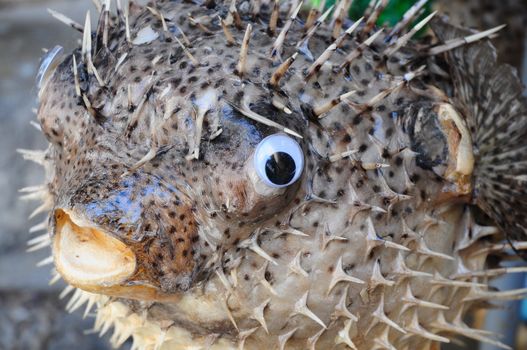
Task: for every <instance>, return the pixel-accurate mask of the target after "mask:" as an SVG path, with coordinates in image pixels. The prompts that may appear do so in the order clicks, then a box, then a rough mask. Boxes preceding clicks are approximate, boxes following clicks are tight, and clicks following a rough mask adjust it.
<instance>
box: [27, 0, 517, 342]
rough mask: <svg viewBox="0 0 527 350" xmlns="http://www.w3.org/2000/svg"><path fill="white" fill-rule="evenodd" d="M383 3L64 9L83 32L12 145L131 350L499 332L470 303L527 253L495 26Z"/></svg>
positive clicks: (56, 55)
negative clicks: (19, 149)
mask: <svg viewBox="0 0 527 350" xmlns="http://www.w3.org/2000/svg"><path fill="white" fill-rule="evenodd" d="M386 3H387V1H378V2H377V3H376V5H375V6H372V7H370V8H369V9H368V10H367V11H366V13H365V14H364V17H363V18H362V19H360V20H358V21H355V22H353V21H351V20H349V19H347V18H346V17H345V13H347V12H348V8H349V6H350V4H351V1H342V2H340V3H338V4H337V5H336V7H335V8H332V9H329V10H328V11H327V12H322V11H320V10H317V9H310V10H309V9H307V10H305V11H304V10H302V7H301V6H302V5H301V4H299V3H296V2H286V3H282V4H281V3H279V2H278V1H277V2H274V3H269V2H266V1H251V2H247V1H244V2H241V3H238V4H236V2H235V1H233V2H232V3H231V2H229V3H227V4H223V3H219V2H214V1H206V2H199V1H196V2H189V1H157V2H154V3H151V4H149V5H147V6H144V7H143V6H139V5H136V4H133V3H131V4H130V5H129V6H128V7H127V8H126V9H124V11H123V9H122V8H121V6H120V2H119V1H118V2H117V5H118V6H117V11H116V14H115V15H114V14H112V13H111V12H110V11H109V8H110V5H109V2H105V4H104V5H103V6H102V9H101V11H100V18H99V21H98V24H97V26H96V27H95V28H93V30H92V28H91V23H90V17H89V15H88V16H87V19H86V25H85V26H84V27H82V26H80V25H78V24H77V23H76V22H74V21H72V20H69V19H67V18H65V17H64V16H62V15H58V14H55V15H56V16H57V17H59V18H60V19H61V20H63V21H65V22H67V23H68V24H69V25H70V26H72V27H73V28H76V29H78V30H79V31H82V32H83V39H82V47H81V48H79V49H77V50H75V51H73V52H72V53H70V54H65V53H63V52H62V51H61V50H60V48H56V49H54V50H51V51H50V52H49V54H48V55H47V56H46V58H45V59H44V64H43V67H42V68H41V74H40V76H39V108H38V120H39V123H40V127H41V129H42V132H43V133H44V134H45V136H46V137H47V139H48V140H49V142H50V145H49V148H48V149H47V150H46V151H45V152H44V153H42V154H37V153H31V152H26V153H25V155H26V157H28V158H31V159H33V160H37V161H39V162H40V163H42V164H43V165H44V166H45V168H46V170H47V179H46V184H45V186H43V187H39V188H38V190H39V191H40V192H39V193H40V194H42V197H43V198H44V204H43V205H42V206H41V207H40V209H39V210H49V220H48V224H47V226H48V228H49V232H50V235H49V236H48V235H45V236H42V237H39V238H37V239H36V240H34V243H36V245H38V246H39V247H40V246H45V245H47V244H48V243H49V245H50V246H51V248H52V252H53V262H54V265H55V268H56V272H57V278H58V276H61V277H62V278H63V279H64V280H65V281H66V282H67V283H69V284H70V285H71V287H70V289H73V288H72V287H74V288H76V291H75V293H74V297H73V299H72V301H71V302H70V304H69V309H76V308H78V307H80V306H82V305H83V304H84V303H85V302H87V303H88V309H91V308H92V307H93V306H95V307H96V309H97V310H96V311H97V316H96V325H95V328H96V330H98V331H102V332H103V333H104V332H106V331H107V330H108V329H109V328H110V327H114V328H115V333H114V336H113V337H112V342H113V344H114V345H115V346H118V345H121V344H122V343H123V342H124V341H126V339H128V338H129V337H131V338H132V339H133V344H134V347H135V348H139V349H154V348H155V349H262V348H270V349H271V348H272V349H348V348H349V349H437V348H438V347H437V346H438V344H440V343H448V342H449V341H450V339H452V338H455V337H458V336H466V337H469V338H473V339H476V340H479V341H485V342H489V343H492V344H496V345H498V346H501V347H503V348H508V346H507V345H505V344H502V343H500V342H499V341H497V340H495V339H494V338H493V337H492V336H491V335H489V333H488V332H485V331H481V330H478V329H472V328H470V327H469V326H468V325H467V324H465V323H464V322H463V317H464V315H466V314H467V313H468V312H470V311H471V310H473V309H475V308H479V307H485V306H489V305H491V304H492V303H493V302H494V301H496V300H501V299H510V298H518V297H521V296H522V295H523V293H525V291H524V290H517V291H497V290H495V289H494V288H493V287H491V286H489V285H488V282H489V278H490V277H493V276H498V275H501V274H504V273H507V272H514V271H517V270H514V271H513V270H510V269H507V268H502V267H500V266H499V264H500V261H502V260H504V259H509V258H514V257H516V254H515V253H514V252H512V249H511V246H512V247H513V248H514V250H516V251H518V252H519V254H521V250H522V249H525V244H524V243H523V242H522V241H525V239H526V231H525V230H526V229H525V228H526V227H527V221H526V218H525V214H524V212H525V204H526V198H527V196H526V190H525V181H527V166H526V164H527V163H526V160H525V148H526V147H527V143H526V142H527V137H526V136H527V128H526V125H527V113H526V104H525V101H524V100H523V98H522V97H521V85H520V83H519V81H518V79H517V77H516V75H515V73H514V72H513V70H512V69H511V68H510V67H507V66H498V65H497V63H496V57H495V51H494V49H493V47H492V46H491V44H490V43H489V42H488V41H487V40H485V37H487V36H489V35H492V34H494V33H495V30H491V31H487V32H483V33H475V32H468V31H466V30H463V29H459V28H455V27H452V26H450V25H448V24H447V23H446V22H444V21H443V20H442V19H432V17H434V15H435V14H432V15H430V16H429V17H427V18H426V19H424V20H423V21H421V22H419V23H418V24H417V25H416V26H415V27H411V25H410V23H411V22H412V20H413V17H414V16H415V15H416V14H417V13H418V12H419V10H420V7H422V6H423V5H424V3H426V1H419V2H418V3H417V4H416V5H415V6H414V7H412V8H411V9H410V10H409V12H408V13H407V15H406V16H405V17H404V19H403V20H402V21H401V23H399V24H398V25H397V26H395V27H394V28H378V27H376V26H375V22H376V21H377V19H378V17H379V15H380V13H381V12H382V10H383V8H384V7H385V5H386ZM430 20H431V22H429V21H430ZM428 23H431V26H432V29H433V32H434V35H433V36H431V37H425V38H421V39H414V38H413V36H414V34H415V33H416V32H417V31H418V30H420V29H421V28H422V27H423V26H424V25H426V24H428ZM507 240H509V241H510V243H511V245H509V243H507ZM42 242H45V243H42Z"/></svg>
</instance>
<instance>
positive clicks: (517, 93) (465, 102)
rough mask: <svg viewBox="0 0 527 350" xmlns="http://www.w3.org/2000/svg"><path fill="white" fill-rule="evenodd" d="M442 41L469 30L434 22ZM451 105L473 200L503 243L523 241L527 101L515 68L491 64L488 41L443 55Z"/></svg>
mask: <svg viewBox="0 0 527 350" xmlns="http://www.w3.org/2000/svg"><path fill="white" fill-rule="evenodd" d="M431 27H432V30H433V31H434V33H435V35H436V36H437V37H438V39H439V40H440V41H442V42H447V41H449V40H452V39H455V38H459V37H465V36H467V35H470V34H474V32H472V31H469V30H467V29H462V28H458V27H455V26H452V25H450V24H448V23H446V22H445V21H444V20H443V19H439V18H438V19H436V20H434V21H433V22H432V23H431ZM445 59H446V60H447V63H448V66H449V67H450V68H449V69H450V75H451V79H452V81H453V86H454V92H453V95H454V96H453V98H452V100H453V103H454V106H455V107H456V108H457V110H458V111H460V112H461V113H462V114H463V115H464V118H465V120H466V123H467V126H468V128H469V129H470V131H471V135H472V142H473V147H474V156H475V160H476V162H475V167H474V175H473V180H472V181H473V200H474V203H475V204H476V205H477V206H479V207H480V208H481V209H482V210H483V211H485V212H486V213H487V215H489V216H490V217H491V218H492V219H493V220H494V221H495V222H496V224H497V225H498V226H499V227H500V229H501V230H502V231H503V233H504V234H505V235H506V236H507V238H508V239H509V240H520V241H527V99H526V98H525V97H524V96H522V92H523V91H524V88H523V85H522V83H521V82H520V79H519V78H518V74H517V71H516V69H515V68H513V67H512V66H509V65H506V64H499V63H498V62H497V54H496V49H495V48H494V46H493V45H492V44H491V43H490V41H489V40H488V39H483V40H481V41H478V42H475V43H471V44H466V45H462V46H460V47H457V48H455V49H452V50H450V51H447V52H445Z"/></svg>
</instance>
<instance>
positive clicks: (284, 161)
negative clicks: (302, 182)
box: [254, 134, 304, 188]
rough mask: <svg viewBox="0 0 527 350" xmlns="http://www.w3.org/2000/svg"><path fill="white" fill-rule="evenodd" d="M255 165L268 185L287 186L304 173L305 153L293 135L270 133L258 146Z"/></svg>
mask: <svg viewBox="0 0 527 350" xmlns="http://www.w3.org/2000/svg"><path fill="white" fill-rule="evenodd" d="M254 167H255V169H256V173H257V174H258V176H259V177H260V179H261V180H262V181H263V182H264V183H265V184H267V185H268V186H271V187H275V188H282V187H287V186H289V185H291V184H293V183H294V182H295V181H296V180H298V178H299V177H300V175H301V174H302V170H303V167H304V153H303V152H302V148H300V145H299V144H298V143H297V142H296V141H295V140H294V139H293V138H292V137H289V136H287V135H285V134H274V135H270V136H267V137H266V138H264V139H263V140H262V141H260V143H259V144H258V146H257V147H256V151H255V152H254Z"/></svg>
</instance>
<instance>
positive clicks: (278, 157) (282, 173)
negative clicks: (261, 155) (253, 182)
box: [265, 152, 296, 185]
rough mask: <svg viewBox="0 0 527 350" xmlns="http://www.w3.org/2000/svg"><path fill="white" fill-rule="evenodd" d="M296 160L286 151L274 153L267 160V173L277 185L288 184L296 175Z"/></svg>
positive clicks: (270, 179)
mask: <svg viewBox="0 0 527 350" xmlns="http://www.w3.org/2000/svg"><path fill="white" fill-rule="evenodd" d="M295 170H296V166H295V161H294V159H293V157H291V156H290V155H289V154H287V153H285V152H276V153H273V154H272V155H271V156H270V157H269V158H268V159H267V162H265V174H266V175H267V178H268V179H269V181H271V182H272V183H274V184H275V185H286V184H288V183H289V182H291V180H292V179H293V177H294V176H295Z"/></svg>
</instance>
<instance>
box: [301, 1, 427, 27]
mask: <svg viewBox="0 0 527 350" xmlns="http://www.w3.org/2000/svg"><path fill="white" fill-rule="evenodd" d="M417 1H418V0H392V1H390V2H389V3H388V6H386V8H385V9H384V11H383V12H382V14H381V16H380V17H379V20H378V21H377V24H378V25H384V24H388V25H390V26H393V25H395V24H396V23H397V22H399V21H400V20H401V18H402V17H403V15H404V13H405V12H406V11H407V10H408V9H409V8H410V7H412V5H413V4H415V3H416V2H417ZM335 2H336V1H335V0H328V1H327V2H326V5H325V8H326V9H327V8H329V7H330V6H331V5H334V4H335ZM370 2H371V1H370V0H353V2H352V5H351V8H350V11H349V16H350V18H351V19H354V20H355V19H358V18H360V17H362V14H363V13H364V11H365V10H366V9H367V8H368V5H369V4H370ZM432 2H433V0H430V1H428V3H427V4H426V5H425V7H424V12H423V13H422V14H421V16H420V17H419V18H417V19H416V20H415V22H417V21H419V20H421V19H423V18H424V17H425V16H426V15H428V14H430V9H431V8H432ZM310 3H311V5H312V6H313V7H318V6H320V4H321V3H322V0H311V1H310Z"/></svg>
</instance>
